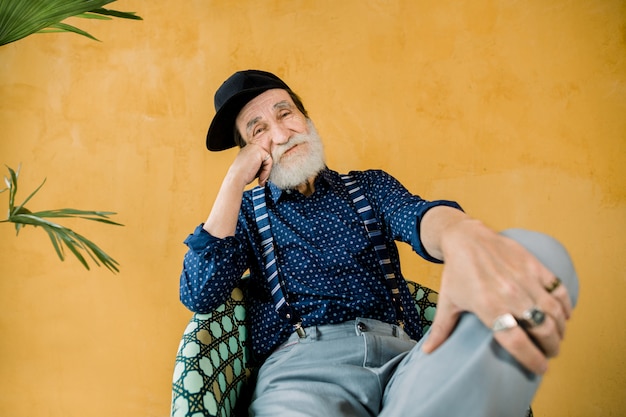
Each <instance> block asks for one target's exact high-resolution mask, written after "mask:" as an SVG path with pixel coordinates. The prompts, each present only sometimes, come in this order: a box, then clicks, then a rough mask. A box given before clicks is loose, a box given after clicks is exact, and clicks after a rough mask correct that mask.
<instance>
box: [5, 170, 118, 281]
mask: <svg viewBox="0 0 626 417" xmlns="http://www.w3.org/2000/svg"><path fill="white" fill-rule="evenodd" d="M7 168H8V170H9V176H10V179H9V178H6V177H5V181H6V183H7V189H8V190H9V191H10V193H9V217H8V218H7V219H6V220H1V221H0V223H7V222H11V223H13V224H14V225H15V230H16V234H17V233H19V231H20V229H21V228H22V227H24V226H34V227H41V228H42V229H43V230H44V231H45V232H46V233H47V234H48V237H49V238H50V241H51V242H52V246H53V247H54V250H55V251H56V253H57V255H58V257H59V259H61V260H62V261H64V260H65V252H64V247H67V249H69V251H70V252H71V253H72V254H73V255H74V256H75V257H76V259H78V261H79V262H80V263H81V264H82V265H83V266H84V267H85V268H87V269H88V270H89V264H88V263H87V259H86V258H85V256H83V252H84V253H86V254H87V255H88V256H89V258H91V260H92V261H93V262H94V263H95V264H96V265H98V266H100V264H102V265H104V266H105V267H107V268H108V269H109V270H110V271H111V272H118V271H119V269H118V268H117V265H119V264H118V262H117V261H116V260H115V259H113V258H111V257H110V256H109V255H107V253H106V252H104V251H103V250H102V249H100V247H98V245H96V244H95V243H93V242H92V241H90V240H89V239H87V238H86V237H84V236H82V235H80V234H78V233H76V232H74V231H73V230H72V229H69V228H67V227H65V226H62V225H60V224H58V223H54V222H53V221H50V220H48V219H50V218H52V219H54V218H76V219H83V220H92V221H97V222H101V223H105V224H111V225H115V226H123V225H122V224H120V223H117V222H114V221H113V220H111V219H109V216H111V215H114V214H116V213H114V212H111V211H95V210H79V209H73V208H63V209H55V210H44V211H38V212H31V211H30V210H28V209H27V208H26V207H24V205H25V204H26V203H27V202H28V201H30V199H31V198H32V197H33V196H34V195H35V194H36V193H37V192H38V191H39V190H40V189H41V187H42V186H43V185H44V183H45V180H44V182H42V183H41V185H39V187H37V189H35V191H33V192H32V193H31V194H30V195H29V196H28V197H27V198H26V200H24V202H22V204H20V205H19V206H17V207H15V194H16V192H17V181H18V177H19V169H18V171H17V172H16V171H14V170H13V169H11V168H10V167H7ZM2 191H6V189H4V190H2Z"/></svg>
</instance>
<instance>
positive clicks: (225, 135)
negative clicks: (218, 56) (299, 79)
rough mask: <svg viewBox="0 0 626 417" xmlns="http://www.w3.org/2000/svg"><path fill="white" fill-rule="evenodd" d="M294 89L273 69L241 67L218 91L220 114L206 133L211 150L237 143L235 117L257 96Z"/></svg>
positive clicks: (221, 148)
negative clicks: (274, 72) (272, 70)
mask: <svg viewBox="0 0 626 417" xmlns="http://www.w3.org/2000/svg"><path fill="white" fill-rule="evenodd" d="M274 88H281V89H283V90H287V91H291V89H290V88H289V87H288V86H287V84H285V83H284V82H283V81H282V80H281V79H280V78H278V77H277V76H275V75H274V74H272V73H269V72H266V71H259V70H247V71H238V72H236V73H234V74H233V75H231V76H230V77H229V78H228V79H227V80H226V81H224V83H223V84H222V86H221V87H220V88H218V90H217V91H216V92H215V110H216V112H217V113H216V114H215V117H214V118H213V121H212V122H211V126H210V127H209V132H208V133H207V136H206V147H207V148H208V149H209V150H210V151H223V150H225V149H229V148H232V147H233V146H236V143H235V137H234V134H233V133H234V128H235V120H236V119H237V115H238V114H239V112H240V111H241V109H242V108H243V107H244V106H245V105H246V104H247V103H248V102H249V101H250V100H252V99H253V98H255V97H256V96H258V95H259V94H262V93H264V92H265V91H267V90H271V89H274Z"/></svg>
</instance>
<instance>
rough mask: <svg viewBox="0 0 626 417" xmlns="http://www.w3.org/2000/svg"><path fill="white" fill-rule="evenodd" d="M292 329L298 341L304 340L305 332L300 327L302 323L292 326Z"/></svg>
mask: <svg viewBox="0 0 626 417" xmlns="http://www.w3.org/2000/svg"><path fill="white" fill-rule="evenodd" d="M293 328H294V330H295V331H296V334H297V335H298V337H299V338H300V339H304V338H305V337H306V332H305V331H304V327H302V321H299V322H297V323H296V324H294V325H293Z"/></svg>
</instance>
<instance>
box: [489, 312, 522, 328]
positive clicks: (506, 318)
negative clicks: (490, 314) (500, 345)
mask: <svg viewBox="0 0 626 417" xmlns="http://www.w3.org/2000/svg"><path fill="white" fill-rule="evenodd" d="M517 324H518V323H517V320H516V319H515V317H513V314H511V313H506V314H502V315H500V316H498V317H496V319H495V320H494V321H493V326H491V330H492V331H493V332H494V333H495V332H500V331H503V330H509V329H512V328H514V327H516V326H517Z"/></svg>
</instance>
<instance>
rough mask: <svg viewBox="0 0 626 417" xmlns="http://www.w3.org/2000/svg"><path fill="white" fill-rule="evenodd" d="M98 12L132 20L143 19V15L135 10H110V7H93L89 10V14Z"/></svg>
mask: <svg viewBox="0 0 626 417" xmlns="http://www.w3.org/2000/svg"><path fill="white" fill-rule="evenodd" d="M91 13H96V14H100V15H104V16H113V17H119V18H120V19H132V20H143V19H142V18H141V16H137V13H135V12H120V11H118V10H110V9H102V8H100V9H93V10H89V13H88V14H91Z"/></svg>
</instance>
